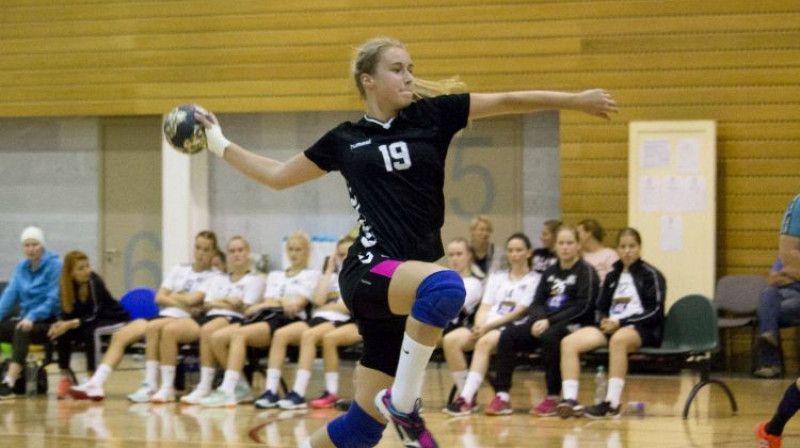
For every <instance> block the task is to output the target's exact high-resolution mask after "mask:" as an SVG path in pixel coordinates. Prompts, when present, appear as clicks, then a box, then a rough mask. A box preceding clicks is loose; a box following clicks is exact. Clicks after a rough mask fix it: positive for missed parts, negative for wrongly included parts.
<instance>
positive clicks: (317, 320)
mask: <svg viewBox="0 0 800 448" xmlns="http://www.w3.org/2000/svg"><path fill="white" fill-rule="evenodd" d="M329 322H330V323H332V324H333V328H339V327H341V326H342V325H347V324H352V323H353V319H347V320H328V319H325V318H324V317H312V318H311V320H310V321H308V326H309V327H316V326H317V325H320V324H327V323H329Z"/></svg>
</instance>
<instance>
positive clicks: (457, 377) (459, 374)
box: [450, 370, 469, 392]
mask: <svg viewBox="0 0 800 448" xmlns="http://www.w3.org/2000/svg"><path fill="white" fill-rule="evenodd" d="M468 373H469V371H468V370H456V371H454V372H450V375H452V376H453V382H454V383H455V385H456V387H457V388H458V391H459V392H461V391H462V390H464V384H465V383H466V382H467V374H468Z"/></svg>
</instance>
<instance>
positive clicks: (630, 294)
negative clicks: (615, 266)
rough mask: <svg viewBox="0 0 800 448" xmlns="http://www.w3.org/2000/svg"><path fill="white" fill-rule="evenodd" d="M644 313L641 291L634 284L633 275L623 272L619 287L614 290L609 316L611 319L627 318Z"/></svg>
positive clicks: (618, 283)
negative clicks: (640, 296)
mask: <svg viewBox="0 0 800 448" xmlns="http://www.w3.org/2000/svg"><path fill="white" fill-rule="evenodd" d="M642 313H644V307H643V306H642V300H641V299H640V298H639V292H638V291H636V286H635V285H634V284H633V276H632V275H631V273H630V272H623V273H622V275H620V276H619V281H618V282H617V289H615V290H614V297H613V298H612V299H611V309H610V310H609V312H608V317H609V318H611V319H625V318H626V317H631V316H635V315H637V314H642Z"/></svg>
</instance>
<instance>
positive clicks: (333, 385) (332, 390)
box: [325, 372, 339, 395]
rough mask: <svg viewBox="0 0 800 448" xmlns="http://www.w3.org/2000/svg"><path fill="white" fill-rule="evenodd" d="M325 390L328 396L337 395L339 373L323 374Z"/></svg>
mask: <svg viewBox="0 0 800 448" xmlns="http://www.w3.org/2000/svg"><path fill="white" fill-rule="evenodd" d="M325 390H326V391H327V392H328V393H329V394H333V395H338V394H339V372H325Z"/></svg>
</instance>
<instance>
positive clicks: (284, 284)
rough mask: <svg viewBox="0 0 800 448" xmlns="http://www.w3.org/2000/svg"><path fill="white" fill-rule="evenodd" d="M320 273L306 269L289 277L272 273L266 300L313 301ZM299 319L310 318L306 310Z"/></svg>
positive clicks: (300, 312) (265, 295) (284, 273)
mask: <svg viewBox="0 0 800 448" xmlns="http://www.w3.org/2000/svg"><path fill="white" fill-rule="evenodd" d="M320 274H321V273H320V272H319V271H317V270H315V269H304V270H302V271H300V272H298V273H297V274H295V275H293V276H291V277H288V276H287V275H286V271H272V272H270V273H269V276H268V277H267V290H266V291H265V292H264V298H265V299H268V298H269V299H278V298H281V297H289V298H291V299H293V301H297V300H300V299H306V300H311V296H312V295H313V294H314V287H315V286H316V285H317V281H318V280H319V276H320ZM337 284H338V282H337ZM297 317H299V318H300V319H303V320H305V319H306V318H307V317H308V316H307V314H306V312H305V310H300V311H299V312H298V313H297Z"/></svg>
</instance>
